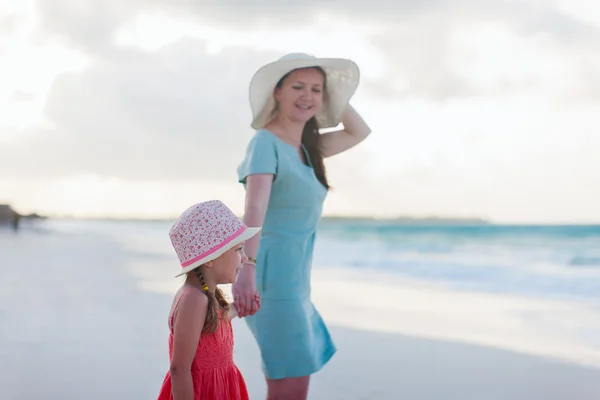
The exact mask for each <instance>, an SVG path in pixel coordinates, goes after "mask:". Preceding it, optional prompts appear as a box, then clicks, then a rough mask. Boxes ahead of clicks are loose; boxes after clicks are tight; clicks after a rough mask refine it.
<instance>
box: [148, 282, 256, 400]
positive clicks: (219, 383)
mask: <svg viewBox="0 0 600 400" xmlns="http://www.w3.org/2000/svg"><path fill="white" fill-rule="evenodd" d="M184 295H185V292H183V293H182V294H181V296H180V297H179V299H178V300H177V303H176V304H175V307H173V313H174V312H175V310H176V309H177V305H178V304H179V301H180V300H181V298H182V297H183V296H184ZM173 313H171V316H170V318H169V325H170V330H171V333H170V335H169V358H171V357H172V355H173ZM221 315H222V314H221ZM192 381H193V384H194V400H224V399H227V400H249V396H248V390H247V388H246V383H245V382H244V378H243V376H242V374H241V372H240V371H239V370H238V368H237V366H236V365H235V363H234V362H233V329H232V327H231V321H230V320H229V318H228V317H225V318H221V319H220V320H219V327H218V328H217V330H216V331H215V333H212V334H211V333H203V334H202V336H201V337H200V341H199V343H198V347H197V349H196V355H195V356H194V360H193V361H192ZM171 387H172V386H171V373H170V372H167V375H166V376H165V379H164V381H163V384H162V387H161V389H160V393H159V395H158V400H173V394H172V391H171Z"/></svg>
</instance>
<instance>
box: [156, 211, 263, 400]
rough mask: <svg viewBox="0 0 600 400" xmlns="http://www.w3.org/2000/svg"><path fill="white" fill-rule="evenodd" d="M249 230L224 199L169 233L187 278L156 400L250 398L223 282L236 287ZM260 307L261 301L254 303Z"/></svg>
mask: <svg viewBox="0 0 600 400" xmlns="http://www.w3.org/2000/svg"><path fill="white" fill-rule="evenodd" d="M258 232H260V228H249V227H247V226H246V225H244V223H243V222H242V221H240V220H239V219H238V218H237V217H236V216H235V214H233V213H232V212H231V211H230V210H229V209H228V208H227V207H226V206H225V205H224V204H223V203H221V202H220V201H216V200H215V201H208V202H204V203H199V204H196V205H194V206H192V207H190V208H188V209H187V210H186V211H184V212H183V214H182V215H181V216H180V217H179V218H178V219H177V221H175V224H174V225H173V227H172V228H171V230H170V232H169V235H170V238H171V242H172V244H173V247H174V248H175V252H176V253H177V256H178V258H179V261H180V263H181V267H182V269H181V271H180V272H179V273H178V274H177V275H176V276H181V275H186V279H185V282H184V284H183V285H182V287H181V288H180V289H179V290H178V291H177V293H176V294H175V298H174V299H173V304H172V305H171V311H170V313H169V322H168V323H169V329H170V335H169V356H170V360H171V362H170V370H169V372H167V375H166V377H165V379H164V381H163V384H162V387H161V389H160V393H159V396H158V400H170V399H174V400H224V399H228V400H246V399H248V398H249V397H248V391H247V388H246V383H245V381H244V378H243V377H242V374H241V373H240V371H239V370H238V368H237V366H236V365H235V363H234V362H233V330H232V328H231V318H233V317H235V315H236V310H235V305H234V306H233V307H232V306H231V305H230V304H229V303H228V302H227V300H226V299H225V297H224V295H223V293H222V292H221V289H219V288H218V287H217V285H219V284H227V283H234V282H235V281H236V279H237V275H238V272H239V271H240V269H241V268H242V266H243V264H244V263H247V261H248V258H247V257H246V255H245V254H244V250H243V244H244V241H245V240H247V239H249V238H251V237H252V236H254V235H256V234H257V233H258ZM253 300H254V301H256V302H257V303H258V304H260V298H259V297H255V298H254V299H253Z"/></svg>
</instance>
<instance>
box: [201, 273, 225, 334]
mask: <svg viewBox="0 0 600 400" xmlns="http://www.w3.org/2000/svg"><path fill="white" fill-rule="evenodd" d="M195 272H196V277H198V280H199V281H200V285H202V291H203V292H204V294H205V295H206V297H207V298H208V311H207V312H206V320H205V321H204V327H203V328H202V333H205V332H206V333H215V331H216V330H217V328H218V327H219V319H220V317H219V309H220V310H221V312H222V315H227V313H228V312H229V308H230V305H229V302H228V301H227V299H226V298H225V295H224V294H223V291H222V290H221V289H219V288H216V289H215V293H214V294H213V293H211V291H210V290H208V285H207V284H206V281H205V280H204V276H203V275H202V270H201V269H200V267H198V268H196V270H195Z"/></svg>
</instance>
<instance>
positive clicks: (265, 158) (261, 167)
mask: <svg viewBox="0 0 600 400" xmlns="http://www.w3.org/2000/svg"><path fill="white" fill-rule="evenodd" d="M256 174H273V175H274V177H273V179H275V177H276V176H277V149H276V147H275V143H274V142H273V140H270V138H269V137H268V136H267V135H264V134H260V133H258V134H256V135H255V136H254V137H253V138H252V140H250V143H249V144H248V147H247V148H246V156H245V157H244V160H243V161H242V163H241V164H240V166H239V167H238V182H240V183H243V184H245V183H246V178H247V177H248V176H249V175H256Z"/></svg>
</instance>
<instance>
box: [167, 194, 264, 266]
mask: <svg viewBox="0 0 600 400" xmlns="http://www.w3.org/2000/svg"><path fill="white" fill-rule="evenodd" d="M260 231H261V227H252V228H250V227H247V226H246V225H245V224H244V223H243V222H242V221H241V220H240V219H239V218H238V217H236V215H235V214H234V213H233V212H232V211H231V210H230V209H229V208H227V206H225V204H223V203H222V202H221V201H219V200H210V201H205V202H202V203H198V204H194V205H193V206H191V207H189V208H188V209H187V210H185V211H184V212H183V213H182V214H181V216H179V218H177V220H176V221H175V223H174V224H173V226H172V227H171V230H170V231H169V236H170V238H171V243H172V244H173V248H174V249H175V253H177V257H178V258H179V262H180V264H181V270H180V272H179V273H178V274H177V275H175V276H176V277H177V276H180V275H183V274H187V273H188V272H190V271H192V270H194V269H195V268H198V267H199V266H200V265H202V264H205V263H207V262H209V261H212V260H214V259H215V258H217V257H219V256H220V255H221V254H223V253H225V252H226V251H227V250H229V249H231V248H233V247H234V246H237V245H238V244H240V243H243V242H244V241H246V240H248V239H250V238H251V237H252V236H254V235H256V234H257V233H258V232H260Z"/></svg>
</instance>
